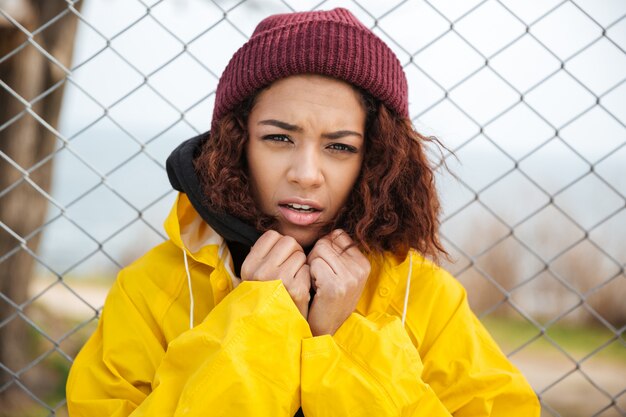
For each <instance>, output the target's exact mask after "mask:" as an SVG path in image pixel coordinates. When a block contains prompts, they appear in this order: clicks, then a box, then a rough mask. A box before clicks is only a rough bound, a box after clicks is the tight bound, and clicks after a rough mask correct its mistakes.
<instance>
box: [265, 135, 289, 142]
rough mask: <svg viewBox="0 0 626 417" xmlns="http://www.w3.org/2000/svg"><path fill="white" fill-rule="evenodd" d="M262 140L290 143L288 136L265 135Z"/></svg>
mask: <svg viewBox="0 0 626 417" xmlns="http://www.w3.org/2000/svg"><path fill="white" fill-rule="evenodd" d="M263 140H269V141H273V142H291V139H289V136H287V135H265V136H263Z"/></svg>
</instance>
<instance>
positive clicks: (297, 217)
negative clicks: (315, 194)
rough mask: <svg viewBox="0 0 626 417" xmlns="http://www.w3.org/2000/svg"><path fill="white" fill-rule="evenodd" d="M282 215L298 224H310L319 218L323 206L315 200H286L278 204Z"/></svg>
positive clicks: (290, 221)
mask: <svg viewBox="0 0 626 417" xmlns="http://www.w3.org/2000/svg"><path fill="white" fill-rule="evenodd" d="M278 210H279V211H280V213H281V215H282V217H283V218H284V219H285V220H287V221H288V222H289V223H292V224H294V225H297V226H309V225H311V224H313V223H315V222H316V221H317V219H319V217H320V215H321V214H322V211H323V210H322V208H321V207H320V206H319V205H318V204H316V203H314V202H298V203H296V202H293V201H284V202H280V203H279V204H278Z"/></svg>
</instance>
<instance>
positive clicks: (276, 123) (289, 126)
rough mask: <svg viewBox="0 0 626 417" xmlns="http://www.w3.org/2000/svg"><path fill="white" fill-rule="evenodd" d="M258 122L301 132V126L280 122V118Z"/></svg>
mask: <svg viewBox="0 0 626 417" xmlns="http://www.w3.org/2000/svg"><path fill="white" fill-rule="evenodd" d="M258 124H260V125H265V126H274V127H278V128H281V129H284V130H287V131H289V132H302V128H301V127H300V126H297V125H292V124H289V123H287V122H281V121H280V120H276V119H268V120H261V121H260V122H259V123H258Z"/></svg>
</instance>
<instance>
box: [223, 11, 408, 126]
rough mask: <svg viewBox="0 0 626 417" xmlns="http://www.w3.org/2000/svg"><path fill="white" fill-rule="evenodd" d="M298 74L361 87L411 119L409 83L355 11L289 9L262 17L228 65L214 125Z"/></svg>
mask: <svg viewBox="0 0 626 417" xmlns="http://www.w3.org/2000/svg"><path fill="white" fill-rule="evenodd" d="M296 74H321V75H327V76H330V77H333V78H337V79H340V80H344V81H346V82H348V83H350V84H352V85H355V86H357V87H360V88H362V89H364V90H365V91H367V92H368V93H370V94H371V95H372V96H374V97H375V98H377V99H378V100H380V101H382V102H383V103H384V104H385V105H387V107H388V108H390V109H391V110H393V111H394V112H396V113H397V114H398V115H400V116H405V117H408V115H409V111H408V92H407V81H406V76H405V74H404V71H403V70H402V65H400V61H398V58H397V57H396V56H395V55H394V53H393V52H392V51H391V49H390V48H389V47H388V46H387V45H386V44H385V43H384V42H383V41H382V40H381V39H380V38H378V37H377V36H376V35H374V34H373V33H372V31H370V30H369V29H368V28H367V27H366V26H365V25H363V24H362V23H361V22H359V20H357V18H356V17H354V15H353V14H352V13H350V12H349V11H348V10H346V9H342V8H338V9H334V10H329V11H314V12H298V13H286V14H277V15H273V16H269V17H267V18H265V19H264V20H262V21H261V22H260V23H259V25H258V26H257V27H256V29H255V30H254V33H253V34H252V37H251V38H250V39H249V40H248V42H246V43H245V44H244V45H243V46H242V47H241V48H239V50H238V51H237V52H235V54H234V55H233V57H232V58H231V60H230V62H229V63H228V65H227V66H226V69H225V70H224V73H223V74H222V77H221V78H220V81H219V84H218V85H217V92H216V97H215V108H214V110H213V121H212V123H211V125H212V126H215V125H216V123H217V122H218V121H219V120H220V119H221V118H222V117H223V116H224V115H225V114H227V113H228V112H230V111H232V110H233V109H235V107H236V106H237V105H238V104H240V103H241V102H243V101H244V100H245V99H246V98H247V97H249V96H251V95H252V94H254V93H255V92H256V91H258V90H259V89H261V88H263V87H265V86H267V85H269V84H271V83H272V82H274V81H276V80H278V79H281V78H285V77H288V76H290V75H296Z"/></svg>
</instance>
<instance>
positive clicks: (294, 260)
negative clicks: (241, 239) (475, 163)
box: [241, 230, 311, 319]
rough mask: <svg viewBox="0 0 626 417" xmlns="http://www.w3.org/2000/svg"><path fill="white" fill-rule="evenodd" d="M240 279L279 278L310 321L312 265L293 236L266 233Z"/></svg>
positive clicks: (259, 241)
mask: <svg viewBox="0 0 626 417" xmlns="http://www.w3.org/2000/svg"><path fill="white" fill-rule="evenodd" d="M241 279H242V280H244V281H271V280H275V279H280V280H281V281H282V282H283V285H284V286H285V288H286V289H287V292H288V293H289V295H290V296H291V299H292V300H293V302H294V303H295V304H296V307H298V310H300V313H302V315H303V316H304V318H305V319H306V318H307V315H308V310H309V299H310V294H309V289H310V287H311V278H310V275H309V265H308V264H307V263H306V255H305V254H304V250H303V249H302V247H301V246H300V245H299V244H298V242H297V241H296V240H295V239H294V238H293V237H291V236H283V235H281V234H280V233H278V232H277V231H275V230H268V231H267V232H265V233H263V235H262V236H261V237H260V238H259V239H258V240H257V241H256V243H255V244H254V246H252V248H251V249H250V253H249V254H248V256H246V259H245V260H244V261H243V264H242V265H241Z"/></svg>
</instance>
